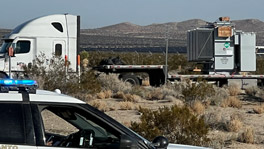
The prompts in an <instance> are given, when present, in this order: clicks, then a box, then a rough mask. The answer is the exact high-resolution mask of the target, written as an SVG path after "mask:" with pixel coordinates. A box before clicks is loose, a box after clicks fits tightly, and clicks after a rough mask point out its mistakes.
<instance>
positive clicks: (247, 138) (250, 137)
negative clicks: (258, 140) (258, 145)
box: [239, 127, 255, 144]
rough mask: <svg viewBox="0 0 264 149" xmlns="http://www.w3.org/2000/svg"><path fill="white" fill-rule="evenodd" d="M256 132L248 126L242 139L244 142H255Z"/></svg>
mask: <svg viewBox="0 0 264 149" xmlns="http://www.w3.org/2000/svg"><path fill="white" fill-rule="evenodd" d="M254 138H255V132H254V129H253V128H251V127H247V128H246V129H245V130H244V132H243V133H242V134H241V136H240V139H239V140H240V141H241V142H244V143H251V144H254Z"/></svg>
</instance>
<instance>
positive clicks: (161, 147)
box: [152, 136, 169, 149]
mask: <svg viewBox="0 0 264 149" xmlns="http://www.w3.org/2000/svg"><path fill="white" fill-rule="evenodd" d="M152 144H153V145H154V146H155V147H156V148H157V149H166V148H167V147H168V145H169V141H168V139H167V138H165V137H163V136H158V137H156V138H155V139H154V140H153V141H152Z"/></svg>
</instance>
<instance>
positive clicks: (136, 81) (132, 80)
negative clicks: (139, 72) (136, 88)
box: [121, 75, 140, 85]
mask: <svg viewBox="0 0 264 149" xmlns="http://www.w3.org/2000/svg"><path fill="white" fill-rule="evenodd" d="M121 80H122V81H124V82H128V83H130V84H132V85H140V81H139V79H138V77H137V76H134V75H123V76H121Z"/></svg>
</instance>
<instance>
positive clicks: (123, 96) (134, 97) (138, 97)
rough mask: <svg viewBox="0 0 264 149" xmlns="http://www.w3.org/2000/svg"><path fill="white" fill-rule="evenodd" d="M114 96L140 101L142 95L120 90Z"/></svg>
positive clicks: (125, 99) (130, 100)
mask: <svg viewBox="0 0 264 149" xmlns="http://www.w3.org/2000/svg"><path fill="white" fill-rule="evenodd" d="M113 97H114V98H119V99H123V100H124V101H129V102H139V101H140V100H141V97H140V96H138V95H134V94H133V95H131V94H125V93H124V92H120V91H119V92H117V93H116V94H114V96H113Z"/></svg>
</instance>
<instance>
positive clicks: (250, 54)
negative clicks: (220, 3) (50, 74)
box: [0, 14, 264, 87]
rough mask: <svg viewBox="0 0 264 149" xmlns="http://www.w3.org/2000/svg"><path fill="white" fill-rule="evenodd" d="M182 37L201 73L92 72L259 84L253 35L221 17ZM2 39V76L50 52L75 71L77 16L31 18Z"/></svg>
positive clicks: (141, 68) (158, 69) (136, 80)
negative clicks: (202, 68)
mask: <svg viewBox="0 0 264 149" xmlns="http://www.w3.org/2000/svg"><path fill="white" fill-rule="evenodd" d="M187 36H188V37H187V42H188V44H187V45H188V46H187V52H188V53H187V56H188V60H189V61H192V62H198V63H202V64H204V68H205V69H204V70H203V74H200V75H179V74H175V75H168V74H167V73H166V66H165V65H117V64H106V65H99V66H97V67H94V69H96V70H98V71H100V72H105V73H118V74H119V76H120V78H121V79H122V80H124V81H128V82H130V83H132V84H141V78H140V77H139V75H138V73H147V74H148V75H149V81H150V85H152V86H159V85H162V84H164V83H165V82H166V81H175V80H180V79H182V78H190V79H192V80H196V79H197V78H204V79H206V80H209V81H215V82H217V83H218V84H219V85H222V84H227V83H229V82H232V81H234V80H235V81H237V82H239V83H240V84H241V87H244V86H247V85H250V86H252V85H257V83H261V84H263V80H264V75H248V74H247V72H251V71H255V70H256V34H255V33H251V32H249V33H248V32H242V31H238V30H236V29H235V28H234V24H232V23H231V22H230V20H229V18H226V17H222V18H219V21H217V22H214V23H211V24H208V26H205V27H202V28H197V29H194V30H191V31H189V32H188V34H187ZM3 40H4V42H3V45H2V47H1V49H0V71H2V72H8V71H9V70H11V72H13V73H18V72H23V65H31V64H33V65H34V63H33V62H34V61H33V60H34V59H35V58H36V57H37V56H38V55H40V54H41V53H44V54H45V56H46V57H47V58H46V63H45V64H47V65H48V64H49V63H50V58H51V57H52V54H55V55H57V56H62V57H63V58H64V57H65V58H67V60H68V61H70V66H69V67H70V68H71V70H72V71H73V72H77V71H78V70H77V69H78V66H77V55H78V53H79V51H80V42H79V41H80V16H76V15H70V14H58V15H49V16H44V17H39V18H36V19H32V20H29V21H27V22H25V23H23V24H21V25H19V26H17V27H16V28H15V29H14V30H13V31H12V32H11V33H10V34H8V35H6V36H4V38H3ZM10 47H11V48H12V49H13V51H14V53H15V55H14V56H13V57H11V65H10V66H11V67H9V56H8V55H9V54H8V51H9V49H10ZM241 72H244V73H241ZM166 79H167V80H166Z"/></svg>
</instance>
